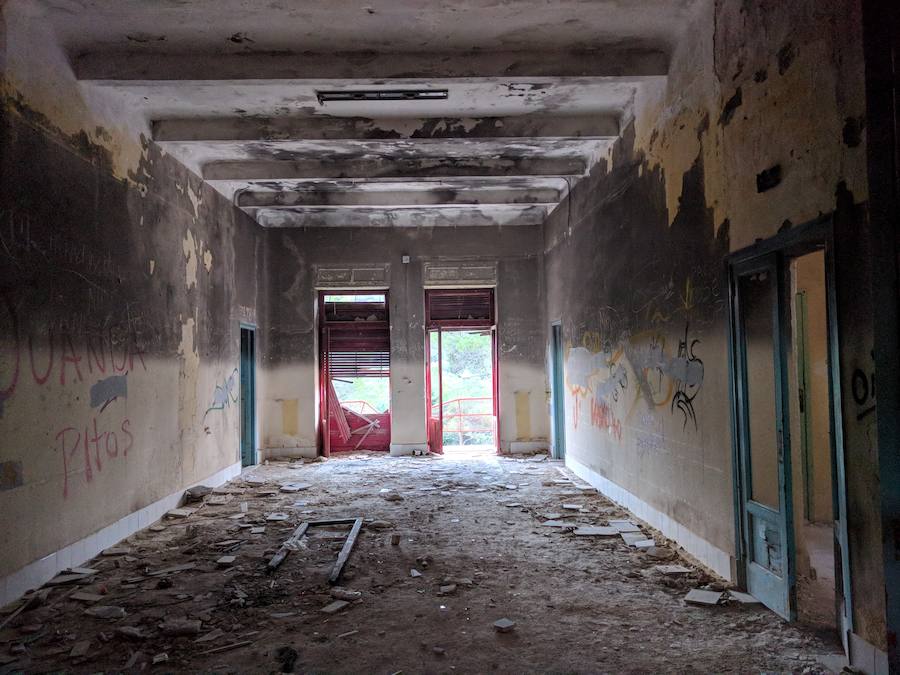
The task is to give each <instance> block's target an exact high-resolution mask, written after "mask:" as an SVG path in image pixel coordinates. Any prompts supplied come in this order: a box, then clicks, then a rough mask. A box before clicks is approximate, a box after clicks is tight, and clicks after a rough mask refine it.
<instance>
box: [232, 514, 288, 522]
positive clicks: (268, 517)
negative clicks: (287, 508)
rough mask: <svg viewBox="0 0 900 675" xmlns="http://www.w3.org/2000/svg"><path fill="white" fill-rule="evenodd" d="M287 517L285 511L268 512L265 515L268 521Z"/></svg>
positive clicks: (277, 520)
mask: <svg viewBox="0 0 900 675" xmlns="http://www.w3.org/2000/svg"><path fill="white" fill-rule="evenodd" d="M242 515H243V514H242ZM287 519H288V514H286V513H277V512H276V513H270V514H269V515H267V516H266V520H268V521H270V522H279V521H282V520H287Z"/></svg>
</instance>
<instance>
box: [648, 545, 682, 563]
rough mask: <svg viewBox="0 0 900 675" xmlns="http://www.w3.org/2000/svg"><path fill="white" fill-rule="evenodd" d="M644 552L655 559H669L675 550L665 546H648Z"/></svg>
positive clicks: (673, 555)
mask: <svg viewBox="0 0 900 675" xmlns="http://www.w3.org/2000/svg"><path fill="white" fill-rule="evenodd" d="M646 553H647V555H648V556H650V557H651V558H654V559H656V560H671V559H672V558H674V557H675V551H673V550H672V549H669V548H666V547H665V546H650V547H648V548H647V550H646Z"/></svg>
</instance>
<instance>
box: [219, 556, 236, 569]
mask: <svg viewBox="0 0 900 675" xmlns="http://www.w3.org/2000/svg"><path fill="white" fill-rule="evenodd" d="M235 560H237V556H233V555H223V556H222V557H221V558H219V559H218V560H216V565H218V566H219V567H231V566H232V565H233V564H234V561H235Z"/></svg>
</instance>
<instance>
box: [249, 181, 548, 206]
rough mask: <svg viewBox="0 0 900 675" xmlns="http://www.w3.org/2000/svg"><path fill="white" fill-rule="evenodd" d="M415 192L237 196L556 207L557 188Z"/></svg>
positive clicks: (265, 200)
mask: <svg viewBox="0 0 900 675" xmlns="http://www.w3.org/2000/svg"><path fill="white" fill-rule="evenodd" d="M423 187H424V189H413V190H409V189H407V190H377V191H376V190H333V189H324V190H323V189H319V190H283V191H276V190H244V191H242V192H239V193H238V194H237V195H235V203H236V204H237V205H238V206H240V207H264V208H286V207H292V206H403V205H408V206H441V205H460V204H474V205H477V204H541V203H544V204H549V203H553V204H556V203H558V202H559V200H560V199H562V192H561V191H560V190H558V189H556V188H552V187H544V188H539V187H535V188H530V189H529V188H524V189H523V188H512V187H497V188H475V187H471V188H462V189H455V188H448V187H432V186H430V185H428V184H427V183H425V184H423Z"/></svg>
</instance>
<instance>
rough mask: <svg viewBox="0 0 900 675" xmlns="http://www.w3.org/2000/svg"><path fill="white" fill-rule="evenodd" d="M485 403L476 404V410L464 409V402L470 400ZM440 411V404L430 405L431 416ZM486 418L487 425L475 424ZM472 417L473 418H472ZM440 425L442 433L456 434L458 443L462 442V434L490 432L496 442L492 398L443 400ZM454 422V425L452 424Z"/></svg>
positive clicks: (481, 422)
mask: <svg viewBox="0 0 900 675" xmlns="http://www.w3.org/2000/svg"><path fill="white" fill-rule="evenodd" d="M475 401H477V402H479V403H485V404H486V405H478V406H475V407H476V411H475V412H473V411H472V410H471V409H464V406H463V404H464V403H470V402H475ZM484 408H486V409H487V412H480V411H477V410H478V409H484ZM439 412H440V405H439V404H435V405H433V406H432V416H433V417H437V416H438V413H439ZM485 417H486V418H488V419H487V422H488V426H486V427H484V426H475V425H476V424H478V425H480V424H483V418H485ZM472 418H474V419H472ZM441 419H442V422H443V424H442V427H443V432H444V434H456V435H457V436H458V438H459V445H462V444H463V435H464V434H475V433H490V434H491V437H492V439H493V442H496V438H494V435H495V433H496V429H495V428H494V426H495V425H494V399H492V398H490V397H487V398H454V399H452V400H450V401H444V406H443V415H441ZM454 422H455V425H454Z"/></svg>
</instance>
